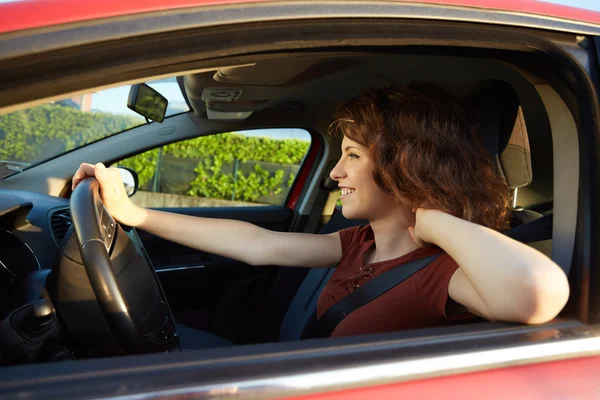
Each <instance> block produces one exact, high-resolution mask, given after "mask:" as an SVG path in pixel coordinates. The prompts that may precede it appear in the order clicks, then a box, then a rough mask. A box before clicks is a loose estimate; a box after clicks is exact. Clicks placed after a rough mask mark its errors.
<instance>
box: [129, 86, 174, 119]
mask: <svg viewBox="0 0 600 400" xmlns="http://www.w3.org/2000/svg"><path fill="white" fill-rule="evenodd" d="M168 105H169V101H168V100H167V99H166V98H165V96H163V95H162V94H160V93H158V92H157V91H156V90H154V89H152V88H151V87H150V86H148V85H146V84H145V83H141V84H137V85H132V86H131V89H129V98H128V99H127V107H128V108H129V109H131V110H133V111H135V112H136V113H138V114H140V115H141V116H143V117H146V118H148V119H150V120H152V121H156V122H163V121H164V119H165V114H166V113H167V106H168Z"/></svg>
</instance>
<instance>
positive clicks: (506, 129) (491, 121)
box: [460, 80, 533, 189]
mask: <svg viewBox="0 0 600 400" xmlns="http://www.w3.org/2000/svg"><path fill="white" fill-rule="evenodd" d="M460 92H461V98H462V100H463V101H464V103H465V105H466V106H467V107H470V108H471V109H472V110H473V111H474V112H475V113H476V114H477V116H478V119H479V121H478V122H479V135H480V137H481V140H482V142H483V145H484V146H485V148H486V149H487V150H488V152H489V153H490V154H491V155H492V157H493V158H494V159H495V160H496V163H497V166H498V173H499V174H500V175H501V176H503V177H504V179H505V180H506V183H507V184H508V186H509V187H510V188H511V189H515V188H518V187H523V186H527V185H529V184H530V183H531V180H532V178H533V174H532V170H531V152H530V147H529V138H528V136H527V128H526V126H525V118H524V116H523V111H522V109H521V107H520V105H519V99H518V97H517V94H516V92H515V91H514V89H513V88H512V86H511V85H510V84H508V83H506V82H504V81H500V80H485V81H480V82H474V83H471V84H468V85H465V86H464V87H463V88H462V89H461V91H460Z"/></svg>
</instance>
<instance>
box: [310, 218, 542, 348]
mask: <svg viewBox="0 0 600 400" xmlns="http://www.w3.org/2000/svg"><path fill="white" fill-rule="evenodd" d="M505 235H507V236H508V237H511V238H513V239H515V240H518V241H520V242H522V243H531V242H537V241H540V240H546V239H552V214H549V215H545V216H543V217H541V218H538V219H536V220H534V221H531V222H528V223H526V224H523V225H519V226H517V227H515V228H512V229H510V230H509V231H507V232H505ZM438 256H439V254H435V255H433V256H430V257H426V258H422V259H419V260H414V261H411V262H409V263H407V264H402V265H400V266H398V267H396V268H393V269H392V270H390V271H388V272H386V273H384V274H382V275H380V276H378V277H377V278H374V279H373V280H371V281H369V282H367V283H366V284H365V285H364V286H362V287H360V288H358V289H357V290H355V291H354V292H352V293H350V294H349V295H348V296H346V297H344V298H343V299H342V300H340V301H339V302H337V303H336V304H334V305H333V306H331V308H329V309H328V310H327V311H326V312H325V313H324V314H323V316H322V317H321V319H320V320H318V319H317V315H316V314H317V313H316V311H315V312H314V313H313V315H312V316H311V319H310V320H309V321H308V323H307V325H306V326H305V327H304V330H303V331H302V336H301V338H302V339H308V338H315V337H328V336H330V335H331V333H332V332H333V331H334V330H335V328H336V326H337V325H338V324H339V323H340V322H341V321H342V320H343V319H344V318H346V316H348V315H349V314H350V313H351V312H352V311H354V310H356V309H358V308H360V307H362V306H364V305H365V304H368V303H369V302H371V301H373V300H375V299H376V298H378V297H379V296H381V295H382V294H384V293H386V292H388V291H389V290H390V289H392V288H394V287H396V286H398V285H399V284H401V283H402V282H404V281H405V280H406V279H408V278H410V277H411V276H412V275H414V274H415V273H417V272H419V271H420V270H421V269H423V268H425V267H426V266H428V265H429V264H431V262H432V261H433V260H435V259H436V258H437V257H438Z"/></svg>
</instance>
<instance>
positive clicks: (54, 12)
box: [0, 0, 600, 33]
mask: <svg viewBox="0 0 600 400" xmlns="http://www.w3.org/2000/svg"><path fill="white" fill-rule="evenodd" d="M396 1H405V2H408V1H406V0H396ZM258 2H262V3H265V1H264V0H128V1H122V0H104V1H89V2H88V1H81V0H29V1H15V2H9V3H2V4H0V33H5V32H12V31H19V30H24V29H35V28H42V27H49V26H53V25H58V24H68V23H75V22H81V21H89V20H94V19H100V18H110V17H121V16H125V15H132V14H138V13H147V12H159V11H165V10H172V9H177V8H187V7H199V6H213V5H226V4H241V3H258ZM410 3H413V4H414V3H423V4H439V5H446V6H464V7H474V8H480V9H485V10H486V11H489V10H501V11H511V12H519V13H526V14H538V15H545V16H549V17H556V18H564V19H570V20H576V21H581V22H589V23H593V24H600V12H594V11H590V10H585V9H581V8H575V7H569V6H564V5H558V4H553V3H546V2H543V1H536V0H416V1H410Z"/></svg>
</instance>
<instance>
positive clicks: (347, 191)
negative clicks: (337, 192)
mask: <svg viewBox="0 0 600 400" xmlns="http://www.w3.org/2000/svg"><path fill="white" fill-rule="evenodd" d="M354 191H355V189H350V188H342V190H341V196H340V197H344V196H347V195H349V194H352V193H354Z"/></svg>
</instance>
